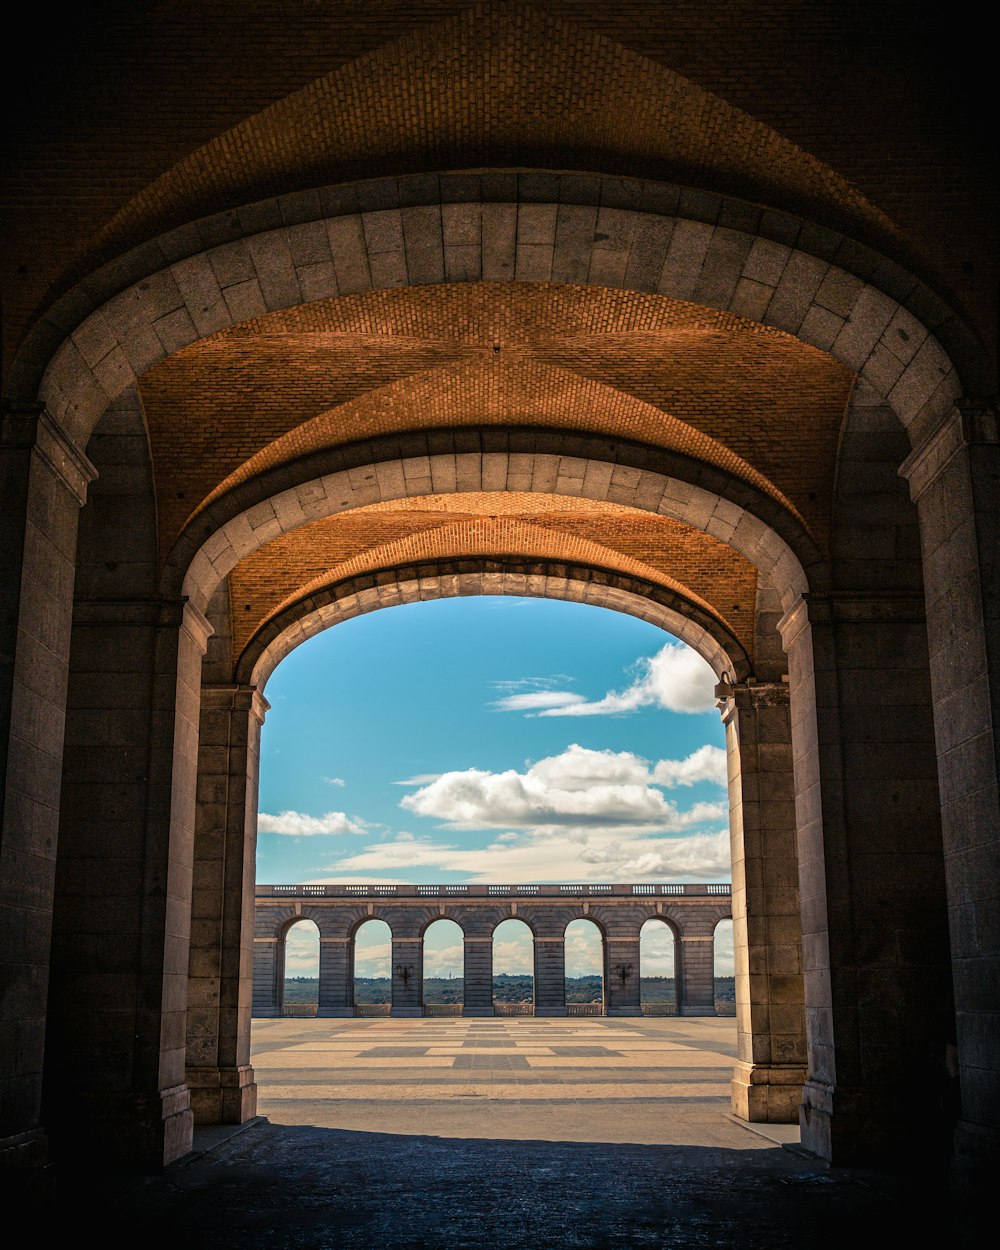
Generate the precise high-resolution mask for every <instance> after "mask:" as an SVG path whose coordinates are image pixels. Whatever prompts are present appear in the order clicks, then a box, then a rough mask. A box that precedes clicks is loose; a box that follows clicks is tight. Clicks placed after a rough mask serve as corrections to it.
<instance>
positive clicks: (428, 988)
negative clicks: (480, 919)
mask: <svg viewBox="0 0 1000 1250" xmlns="http://www.w3.org/2000/svg"><path fill="white" fill-rule="evenodd" d="M464 938H465V935H464V933H463V932H462V927H461V925H459V924H457V923H456V922H455V921H454V920H447V919H442V920H434V921H432V922H431V923H430V924H429V925H428V926H427V928H426V929H425V930H424V936H423V947H422V950H423V958H422V961H421V962H422V966H423V977H422V981H421V990H422V1006H423V1009H424V1015H428V1016H460V1015H461V1014H462V1009H463V1005H464V1000H465V976H464V971H465V968H464V958H465V942H464Z"/></svg>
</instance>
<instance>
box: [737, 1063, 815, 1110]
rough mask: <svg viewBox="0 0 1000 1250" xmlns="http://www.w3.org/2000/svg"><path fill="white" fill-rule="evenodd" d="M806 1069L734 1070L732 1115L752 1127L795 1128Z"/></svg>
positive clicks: (766, 1066) (750, 1066) (749, 1066)
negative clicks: (766, 1125)
mask: <svg viewBox="0 0 1000 1250" xmlns="http://www.w3.org/2000/svg"><path fill="white" fill-rule="evenodd" d="M805 1079H806V1069H805V1066H804V1065H802V1064H790V1063H745V1062H743V1061H739V1062H737V1063H736V1065H735V1067H734V1068H733V1081H732V1085H731V1087H730V1090H731V1097H732V1108H733V1115H736V1116H739V1117H740V1119H741V1120H748V1121H750V1123H751V1124H798V1122H799V1106H800V1105H801V1103H802V1086H803V1084H804V1083H805Z"/></svg>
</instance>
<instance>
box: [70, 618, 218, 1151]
mask: <svg viewBox="0 0 1000 1250" xmlns="http://www.w3.org/2000/svg"><path fill="white" fill-rule="evenodd" d="M208 630H209V626H208V624H207V622H206V621H205V619H204V617H202V616H201V614H200V613H199V612H197V611H196V610H195V609H194V608H193V607H192V606H191V605H190V604H188V603H186V602H184V601H162V600H132V601H129V600H118V601H114V602H109V601H103V602H87V603H81V604H78V605H77V608H76V612H75V621H74V628H73V667H72V676H71V680H70V687H69V699H68V709H69V711H68V718H67V742H66V752H65V763H64V780H63V804H62V812H61V820H60V853H59V865H58V873H57V889H56V909H55V916H54V923H53V951H52V984H51V987H50V996H49V1004H50V1008H49V1009H50V1016H51V1017H52V1023H53V1027H52V1028H51V1029H50V1033H49V1039H48V1043H47V1045H46V1068H45V1078H46V1092H45V1097H46V1107H47V1108H48V1110H47V1114H48V1115H49V1116H50V1119H51V1122H52V1124H53V1128H54V1127H55V1124H56V1123H57V1122H58V1125H59V1133H60V1138H61V1140H62V1141H63V1142H64V1143H65V1144H66V1149H67V1150H72V1149H73V1148H78V1149H81V1150H83V1149H86V1150H89V1151H93V1150H96V1149H99V1150H101V1151H104V1152H106V1156H107V1157H108V1158H114V1159H118V1160H121V1161H122V1162H124V1163H125V1164H126V1165H127V1166H130V1167H136V1166H139V1167H149V1168H157V1167H161V1166H162V1165H163V1164H164V1163H169V1162H171V1161H172V1160H174V1159H176V1158H179V1157H180V1156H181V1155H183V1154H186V1153H187V1152H188V1151H189V1150H190V1148H191V1132H192V1114H191V1109H190V1095H189V1091H188V1088H187V1085H186V1082H185V1062H186V1031H187V986H188V972H189V940H190V924H191V884H192V874H193V868H194V827H195V811H196V801H195V794H196V784H197V771H198V723H199V711H200V698H201V658H202V655H203V653H204V649H205V643H206V640H207V636H208ZM109 778H115V779H116V782H115V784H110V783H109V780H108V779H109ZM123 1074H124V1075H123Z"/></svg>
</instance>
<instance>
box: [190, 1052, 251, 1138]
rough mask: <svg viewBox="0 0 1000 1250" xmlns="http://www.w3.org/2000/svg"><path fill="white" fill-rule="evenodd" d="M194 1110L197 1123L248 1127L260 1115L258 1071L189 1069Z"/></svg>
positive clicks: (248, 1068) (245, 1068) (243, 1067)
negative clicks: (246, 1124)
mask: <svg viewBox="0 0 1000 1250" xmlns="http://www.w3.org/2000/svg"><path fill="white" fill-rule="evenodd" d="M185 1075H186V1077H187V1083H188V1088H189V1089H190V1090H191V1111H192V1113H193V1115H194V1122H195V1124H245V1123H246V1122H247V1120H252V1119H253V1117H254V1116H255V1115H256V1114H257V1085H256V1082H255V1081H254V1070H253V1068H252V1067H251V1066H250V1065H249V1064H248V1063H247V1064H241V1065H240V1066H239V1067H237V1068H188V1069H187V1072H186V1074H185Z"/></svg>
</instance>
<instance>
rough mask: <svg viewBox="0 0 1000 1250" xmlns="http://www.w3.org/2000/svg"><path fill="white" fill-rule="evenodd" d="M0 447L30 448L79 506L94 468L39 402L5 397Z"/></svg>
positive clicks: (0, 422)
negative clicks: (18, 400) (17, 400)
mask: <svg viewBox="0 0 1000 1250" xmlns="http://www.w3.org/2000/svg"><path fill="white" fill-rule="evenodd" d="M0 449H2V450H7V449H10V450H17V451H24V452H26V451H30V450H34V452H35V453H36V455H38V457H39V458H40V459H41V460H42V462H43V463H44V464H45V465H46V467H47V468H48V469H49V470H50V472H51V473H52V475H53V477H55V479H56V480H57V481H58V482H60V483H61V485H62V486H64V487H65V489H66V490H67V491H68V492H69V493H70V495H72V497H73V498H74V499H75V500H76V502H77V503H78V504H79V505H80V506H81V507H82V506H83V505H84V504H85V503H86V501H87V487H88V486H89V485H90V483H91V482H92V481H93V480H94V478H95V477H97V469H96V468H95V467H94V466H93V464H91V462H90V460H88V458H87V456H86V455H85V454H84V452H83V450H82V449H81V448H80V447H78V446H77V445H76V443H75V442H74V441H73V439H72V438H71V437H70V436H69V435H68V434H67V433H66V431H65V430H64V429H63V428H62V426H61V425H60V424H59V422H58V421H56V419H55V418H54V417H53V416H52V414H51V413H50V412H49V411H48V409H47V408H46V407H45V405H44V404H43V403H16V402H14V401H11V400H5V401H4V404H3V409H2V413H0Z"/></svg>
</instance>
